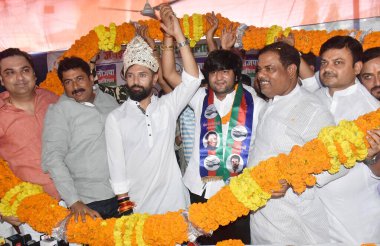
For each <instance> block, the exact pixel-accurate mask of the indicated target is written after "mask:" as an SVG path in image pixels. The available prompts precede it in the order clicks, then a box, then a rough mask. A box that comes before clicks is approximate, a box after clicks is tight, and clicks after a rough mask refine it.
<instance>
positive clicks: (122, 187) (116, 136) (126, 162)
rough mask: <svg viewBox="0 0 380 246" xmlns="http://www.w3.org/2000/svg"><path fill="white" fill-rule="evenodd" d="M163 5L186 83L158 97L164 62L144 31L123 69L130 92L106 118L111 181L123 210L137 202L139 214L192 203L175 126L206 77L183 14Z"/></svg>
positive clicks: (130, 47) (135, 208)
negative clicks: (177, 153) (154, 91)
mask: <svg viewBox="0 0 380 246" xmlns="http://www.w3.org/2000/svg"><path fill="white" fill-rule="evenodd" d="M162 8H163V9H162V10H161V19H162V21H163V23H165V25H164V24H161V26H162V28H163V29H164V30H165V31H166V33H168V34H170V35H172V36H173V37H175V39H176V40H177V44H178V48H179V51H180V52H181V56H182V59H183V65H184V72H183V73H182V83H181V84H180V85H179V86H178V87H176V88H175V89H174V90H173V92H171V93H169V94H167V95H164V96H162V97H161V98H157V97H156V96H154V95H153V94H152V87H153V86H154V85H155V83H156V82H157V80H158V74H157V71H158V69H159V64H158V62H157V60H156V59H155V58H154V57H153V54H152V49H151V48H150V47H149V46H148V44H146V43H145V42H144V41H143V39H142V38H141V37H140V36H136V37H135V38H134V39H133V40H132V41H131V42H130V43H129V44H128V45H127V49H126V51H125V53H124V55H123V60H124V70H123V72H124V75H125V78H126V86H127V88H128V91H129V93H130V97H129V99H128V100H127V101H126V102H125V103H124V104H122V105H121V106H120V107H119V108H117V109H116V110H114V111H113V112H111V113H110V115H109V116H108V118H107V122H106V140H107V151H108V160H109V168H110V175H111V184H112V188H113V190H114V192H115V194H117V195H118V200H119V213H121V214H124V213H126V214H127V213H128V211H130V210H131V209H132V207H133V211H134V212H138V213H151V214H157V213H159V214H162V213H165V212H168V211H175V210H178V209H184V208H186V207H187V205H188V203H189V194H188V191H187V189H186V188H185V186H184V184H183V183H182V180H181V178H182V177H181V172H180V169H179V167H178V164H177V161H176V157H175V152H174V139H175V129H176V120H177V118H178V115H179V114H180V113H181V111H182V110H183V108H184V107H185V106H186V105H187V104H188V102H189V101H190V99H191V98H192V96H193V95H194V93H195V92H196V90H197V89H198V87H199V85H200V82H201V80H202V78H203V76H202V74H201V73H200V72H199V69H198V67H197V65H196V63H195V60H194V57H193V55H192V53H191V50H190V47H189V45H188V41H187V40H186V39H185V36H184V35H183V33H182V30H181V28H180V25H179V22H178V19H177V18H176V17H175V15H174V13H173V12H172V10H171V9H170V8H168V7H162Z"/></svg>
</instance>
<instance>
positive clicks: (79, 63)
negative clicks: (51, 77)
mask: <svg viewBox="0 0 380 246" xmlns="http://www.w3.org/2000/svg"><path fill="white" fill-rule="evenodd" d="M76 68H80V69H82V71H83V72H85V73H86V74H87V76H90V75H91V69H90V65H89V64H88V63H87V62H85V61H84V60H83V59H82V58H79V57H76V56H72V57H65V58H64V59H63V60H61V61H60V62H59V64H58V71H57V73H58V77H59V80H61V82H62V78H63V72H66V71H68V70H70V69H76Z"/></svg>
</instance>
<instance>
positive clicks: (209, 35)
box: [206, 11, 219, 52]
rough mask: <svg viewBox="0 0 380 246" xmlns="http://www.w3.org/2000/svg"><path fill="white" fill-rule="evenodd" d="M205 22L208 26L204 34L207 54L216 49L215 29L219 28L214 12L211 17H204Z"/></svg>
mask: <svg viewBox="0 0 380 246" xmlns="http://www.w3.org/2000/svg"><path fill="white" fill-rule="evenodd" d="M206 20H207V22H208V23H209V24H210V28H209V29H208V30H207V32H206V42H207V47H208V52H211V51H214V50H217V49H218V45H217V44H216V41H215V39H214V36H215V32H216V29H218V26H219V20H218V18H216V16H215V14H214V11H212V13H211V15H206Z"/></svg>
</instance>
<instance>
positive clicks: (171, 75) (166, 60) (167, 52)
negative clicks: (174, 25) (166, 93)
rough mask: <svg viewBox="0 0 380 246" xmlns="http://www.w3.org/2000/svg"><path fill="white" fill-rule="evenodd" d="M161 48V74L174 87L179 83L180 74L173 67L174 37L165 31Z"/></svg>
mask: <svg viewBox="0 0 380 246" xmlns="http://www.w3.org/2000/svg"><path fill="white" fill-rule="evenodd" d="M161 50H162V74H163V76H164V79H165V80H166V81H167V82H168V83H169V85H170V86H172V87H173V88H175V87H177V85H179V84H180V83H181V76H180V75H179V74H178V73H177V71H176V68H175V57H174V37H172V36H170V35H169V34H167V33H165V34H164V41H163V44H162V46H161Z"/></svg>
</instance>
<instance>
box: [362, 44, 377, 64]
mask: <svg viewBox="0 0 380 246" xmlns="http://www.w3.org/2000/svg"><path fill="white" fill-rule="evenodd" d="M378 57H380V47H373V48H370V49H367V50H366V51H364V53H363V63H366V62H367V61H370V60H372V59H375V58H378Z"/></svg>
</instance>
